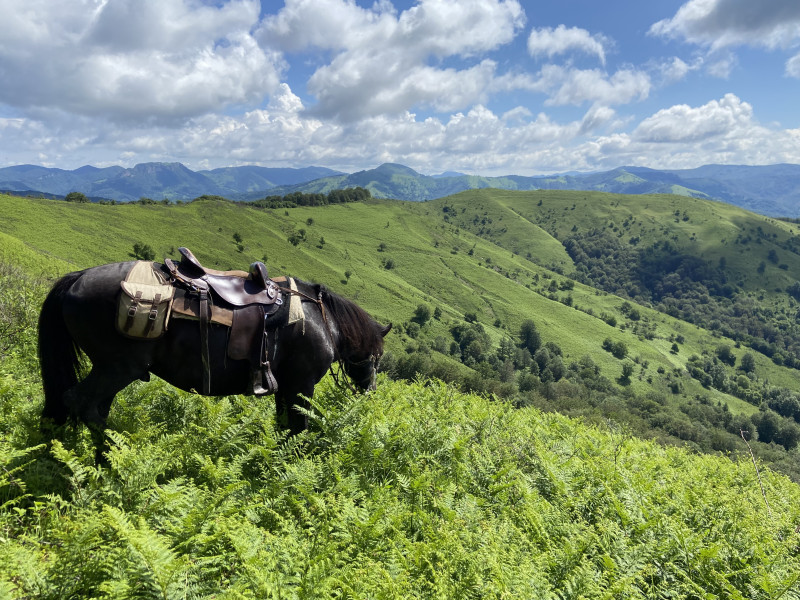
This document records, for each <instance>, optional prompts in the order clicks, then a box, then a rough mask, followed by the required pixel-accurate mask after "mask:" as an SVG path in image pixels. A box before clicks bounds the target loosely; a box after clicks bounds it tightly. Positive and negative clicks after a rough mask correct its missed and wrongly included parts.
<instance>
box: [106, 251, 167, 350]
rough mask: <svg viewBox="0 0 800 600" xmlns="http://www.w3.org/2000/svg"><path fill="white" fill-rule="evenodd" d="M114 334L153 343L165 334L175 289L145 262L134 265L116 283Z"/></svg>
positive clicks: (151, 265) (154, 268) (153, 266)
mask: <svg viewBox="0 0 800 600" xmlns="http://www.w3.org/2000/svg"><path fill="white" fill-rule="evenodd" d="M120 287H121V288H122V291H121V293H120V297H119V305H118V308H117V330H118V331H119V332H120V333H121V334H122V335H124V336H127V337H130V338H138V339H156V338H159V337H161V336H162V335H164V332H166V330H167V322H168V320H169V313H170V307H171V305H172V297H173V295H174V293H175V288H174V287H173V286H172V285H170V284H169V283H168V282H167V280H166V277H165V276H164V275H163V274H162V273H161V272H160V271H159V270H157V269H156V267H155V265H154V263H152V262H149V261H142V260H140V261H136V263H135V264H134V266H133V268H132V269H131V270H130V272H129V273H128V276H127V277H125V280H124V281H122V282H121V283H120Z"/></svg>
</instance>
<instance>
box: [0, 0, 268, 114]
mask: <svg viewBox="0 0 800 600" xmlns="http://www.w3.org/2000/svg"><path fill="white" fill-rule="evenodd" d="M258 10H259V8H258V3H257V2H255V1H254V0H235V1H233V2H230V3H227V4H225V5H223V6H221V7H219V8H216V7H211V6H202V5H201V6H197V5H196V4H195V3H194V2H190V1H189V0H143V1H134V0H117V1H115V2H100V1H97V0H95V1H94V2H81V1H79V0H63V1H60V2H57V3H52V2H48V1H46V0H25V1H20V0H0V13H2V14H3V15H4V18H5V17H6V16H8V18H9V20H7V21H5V23H4V33H3V36H0V61H1V62H2V65H3V68H2V69H0V103H4V104H6V105H8V106H15V107H20V109H22V110H26V111H27V110H30V109H31V108H48V107H58V108H59V109H62V110H65V111H68V112H72V113H74V114H81V115H93V116H104V117H106V118H108V119H111V120H117V119H123V120H124V119H129V120H137V121H138V120H148V121H161V122H176V123H178V122H181V121H182V120H184V119H186V118H188V117H191V116H194V115H199V114H203V113H204V112H208V111H213V110H219V109H221V108H223V107H225V106H226V105H230V104H233V103H246V102H254V101H259V100H260V99H261V98H263V96H264V95H265V94H267V93H269V92H270V91H272V90H274V89H275V88H276V87H277V85H278V83H279V81H280V77H279V76H280V69H281V66H282V65H281V62H280V58H279V57H278V56H277V55H276V54H274V53H270V52H267V51H264V50H262V49H261V48H260V47H259V46H258V44H257V43H256V41H255V40H254V38H253V37H252V36H251V35H250V33H249V30H250V29H251V28H252V27H253V26H254V25H255V24H256V23H257V22H258Z"/></svg>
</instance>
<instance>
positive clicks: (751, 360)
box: [739, 352, 756, 373]
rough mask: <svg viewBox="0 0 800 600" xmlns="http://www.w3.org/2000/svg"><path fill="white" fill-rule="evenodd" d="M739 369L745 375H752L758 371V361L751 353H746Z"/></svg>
mask: <svg viewBox="0 0 800 600" xmlns="http://www.w3.org/2000/svg"><path fill="white" fill-rule="evenodd" d="M739 368H740V369H741V370H742V371H744V372H745V373H752V372H753V371H755V370H756V359H755V357H754V356H753V355H752V354H751V353H750V352H745V354H744V356H742V361H741V363H739Z"/></svg>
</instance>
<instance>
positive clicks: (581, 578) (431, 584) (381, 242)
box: [0, 190, 800, 599]
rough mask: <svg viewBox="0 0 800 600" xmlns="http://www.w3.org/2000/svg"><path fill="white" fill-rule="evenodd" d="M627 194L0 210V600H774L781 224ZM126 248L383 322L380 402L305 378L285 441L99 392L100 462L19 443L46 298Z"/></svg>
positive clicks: (790, 453)
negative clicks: (187, 260) (183, 255)
mask: <svg viewBox="0 0 800 600" xmlns="http://www.w3.org/2000/svg"><path fill="white" fill-rule="evenodd" d="M584 196H585V197H586V198H585V200H584ZM540 200H542V202H541V204H539V201H540ZM638 201H639V203H640V204H641V205H640V206H638V205H636V199H635V198H628V197H622V196H616V195H614V196H612V195H605V194H599V193H584V192H577V193H572V194H570V193H567V192H552V193H550V192H547V193H544V192H525V193H513V192H498V191H491V190H483V191H480V192H468V193H467V192H465V193H464V194H460V195H456V196H453V197H450V198H447V199H442V200H440V201H434V202H429V203H406V202H393V201H375V200H372V201H368V202H354V203H349V204H345V205H334V206H318V207H287V208H279V209H269V210H265V209H257V208H253V207H249V206H244V205H237V204H232V203H229V202H225V201H222V200H219V199H204V200H197V201H194V202H192V203H187V204H184V205H123V206H119V205H117V206H100V205H93V204H71V203H65V202H60V201H53V200H36V199H21V198H14V197H10V196H0V214H1V215H2V218H1V219H0V598H6V597H8V598H53V599H61V598H236V599H239V598H398V599H400V598H448V599H449V598H537V599H538V598H575V599H577V598H591V599H594V598H609V599H611V598H703V599H710V598H758V599H761V598H764V599H768V598H769V599H778V598H798V597H800V581H798V580H800V550H799V549H800V532H799V531H798V530H799V529H800V488H799V487H798V485H797V483H795V481H796V480H797V479H798V478H799V477H798V473H800V467H798V464H800V463H798V449H797V445H796V443H795V444H792V440H793V439H794V438H792V435H793V432H794V429H793V428H794V427H796V425H795V424H794V423H795V419H794V417H793V416H792V414H793V413H792V412H791V410H792V406H794V405H793V404H792V401H793V399H795V394H796V393H798V392H800V384H798V377H797V373H798V369H797V368H796V367H795V366H793V363H792V361H793V356H794V354H793V352H794V350H793V348H794V346H793V344H794V338H793V337H792V336H793V335H794V334H793V329H792V328H793V327H794V324H793V322H792V320H793V319H794V315H795V313H796V311H797V306H796V304H797V302H798V301H797V300H795V299H794V297H793V296H792V289H793V288H792V285H793V280H792V274H794V273H796V272H798V271H797V270H795V266H796V265H795V261H796V259H797V255H796V254H795V253H794V252H793V249H794V245H793V244H794V243H793V241H792V240H793V239H794V237H795V236H796V235H797V226H796V225H795V224H792V223H787V222H781V221H775V220H771V219H765V218H763V217H758V216H756V215H752V214H751V213H746V212H745V211H741V210H739V209H734V208H731V207H728V206H726V205H721V204H718V203H711V202H703V201H695V200H692V199H687V198H677V197H671V196H664V197H661V196H659V197H640V198H639V199H638ZM582 203H583V204H582ZM573 205H574V206H575V208H574V209H573V208H572V207H573ZM445 208H446V209H447V210H445ZM676 212H677V214H676ZM515 215H516V216H515ZM685 216H686V219H685V220H684V217H685ZM484 219H486V222H485V223H483V222H482V221H483V220H484ZM614 228H616V231H615V229H614ZM759 228H760V229H759ZM620 232H622V233H620ZM612 238H613V239H612ZM632 238H635V239H636V241H635V243H631V242H630V240H631V239H632ZM676 238H677V239H676ZM614 240H617V242H614ZM723 240H725V241H724V242H723ZM759 240H760V241H759ZM665 241H666V242H669V246H668V247H665V246H664V242H665ZM601 244H602V247H601ZM134 245H138V246H137V247H138V248H140V249H141V248H142V247H143V246H144V245H146V246H149V247H150V248H151V249H152V250H153V252H154V253H155V256H156V259H157V260H158V259H160V258H161V257H162V256H165V255H171V256H175V255H176V252H175V251H176V248H177V247H178V246H182V245H183V246H188V247H190V248H192V250H193V251H194V252H195V254H197V256H198V257H199V258H200V259H201V261H202V262H204V263H206V264H207V265H208V266H211V267H216V268H223V269H224V268H242V267H246V266H247V265H248V264H249V262H251V261H253V260H264V262H266V264H267V265H268V267H269V268H270V272H271V273H272V274H290V275H295V276H298V277H301V278H304V279H307V280H311V281H319V282H322V283H325V284H326V285H328V286H329V287H331V288H332V289H333V290H335V291H336V292H338V293H341V294H343V295H345V296H347V297H349V298H351V299H354V300H355V301H356V302H358V303H359V304H360V305H362V306H363V307H364V308H366V309H367V310H368V311H369V312H370V313H371V314H373V315H374V316H375V317H376V318H378V319H379V320H381V321H382V322H384V323H388V322H392V323H393V324H394V331H393V333H392V334H391V335H390V336H389V337H388V338H387V347H388V352H387V355H386V356H385V357H384V361H385V363H386V365H387V367H386V369H387V371H386V373H384V374H381V375H380V377H379V384H378V389H377V391H375V392H372V393H370V394H368V395H356V394H353V393H351V392H349V391H345V390H342V389H338V388H337V387H336V386H335V385H334V382H333V381H332V379H331V378H330V377H326V378H325V379H324V380H323V382H321V384H320V385H318V386H317V390H316V393H315V395H314V397H313V398H312V400H311V404H312V409H311V411H310V413H309V416H310V418H311V422H312V427H311V429H310V431H308V432H305V433H303V434H301V435H300V436H298V437H296V438H288V437H287V436H286V434H285V433H284V432H283V431H282V430H281V429H280V428H278V427H277V426H276V423H275V407H274V403H273V401H272V399H271V398H254V397H244V396H231V397H222V398H207V397H203V396H199V395H196V394H190V393H186V392H182V391H179V390H176V389H175V388H173V387H171V386H169V385H167V384H166V383H164V382H162V381H160V380H157V379H154V380H153V381H151V382H149V383H144V382H139V383H136V384H133V385H131V386H129V387H128V388H127V389H125V390H123V391H122V392H121V393H120V394H118V396H117V399H116V402H115V404H114V406H113V408H112V411H111V415H110V418H109V430H108V434H109V437H110V440H111V442H110V447H111V449H110V451H109V453H108V464H107V465H104V466H100V467H98V466H95V464H94V448H93V446H92V443H91V438H90V436H89V434H88V431H86V430H85V428H81V427H79V428H77V429H70V430H68V431H67V433H66V435H65V437H64V438H63V439H62V440H59V441H52V440H49V439H45V438H44V437H43V435H42V433H41V432H40V431H39V427H38V419H39V412H40V411H41V403H42V391H41V386H40V382H39V374H38V361H37V358H36V324H37V318H38V310H39V306H40V304H41V301H42V299H43V298H44V295H45V294H46V291H47V289H48V288H49V286H50V285H51V283H52V281H53V279H54V277H55V276H56V275H58V274H62V273H65V272H67V271H70V270H75V269H81V268H85V267H88V266H92V265H95V264H101V263H105V262H113V261H122V260H129V259H130V258H131V256H130V255H131V253H132V252H133V248H134ZM609 249H610V250H609ZM640 250H641V252H640V253H639V254H634V253H635V252H639V251H640ZM659 253H660V254H659ZM670 253H671V255H672V256H679V257H681V261H682V262H680V264H678V263H676V264H678V266H676V267H675V268H674V270H673V271H670V272H666V273H662V274H661V275H663V277H662V278H661V279H658V280H657V281H655V280H654V281H651V280H649V279H647V277H649V275H647V273H649V271H646V269H644V270H642V271H641V272H634V271H633V270H628V271H625V270H624V269H623V268H622V267H623V266H624V264H625V263H626V262H627V263H628V264H629V265H632V264H633V262H634V259H635V261H640V262H637V263H636V264H637V265H639V264H641V265H643V268H644V267H647V268H652V267H653V265H659V264H662V263H664V261H667V259H666V258H665V257H667V256H668V255H669V254H670ZM701 255H704V256H705V258H704V259H702V260H704V261H705V262H699V261H700V257H701ZM587 257H588V258H587ZM598 257H600V258H602V259H603V260H605V261H606V264H607V265H609V267H608V268H606V269H604V268H603V264H602V261H600V259H599V258H598ZM723 257H724V258H725V259H726V260H724V261H721V260H720V259H721V258H723ZM773 259H774V260H773ZM598 261H599V262H598ZM614 261H616V262H614ZM659 261H661V262H659ZM667 262H669V261H667ZM761 263H764V266H763V268H761ZM664 264H666V263H664ZM704 265H705V266H704ZM781 265H786V268H782V267H781ZM612 267H613V268H612ZM643 273H644V275H643ZM678 276H680V277H682V278H683V279H682V280H681V283H682V284H685V285H688V286H689V288H691V289H690V290H689V291H690V292H691V293H690V294H684V295H675V294H673V295H669V294H668V293H667V292H666V291H665V290H667V289H668V287H669V285H671V282H673V281H675V280H676V278H677V277H678ZM648 286H649V287H648ZM612 288H613V289H612ZM787 290H788V291H787ZM648 294H649V295H648ZM420 306H423V307H429V308H430V315H428V313H427V311H425V310H421V309H420ZM748 307H749V308H748ZM747 310H752V313H750V312H747ZM709 315H710V316H709ZM736 319H740V320H738V321H737V320H736ZM746 319H750V320H746ZM529 321H530V322H533V323H535V326H536V330H537V331H538V334H539V335H540V337H541V347H540V348H539V350H540V351H537V352H535V353H529V355H528V356H527V359H526V360H528V361H530V362H528V363H527V364H525V365H524V366H519V365H517V361H518V360H520V361H522V362H523V363H524V361H523V359H525V356H524V352H522V346H523V345H524V344H523V342H522V341H521V339H520V338H521V335H522V333H521V332H522V331H523V330H524V329H525V326H526V323H528V322H529ZM755 323H759V324H760V325H761V326H762V329H758V328H757V327H755V325H754V324H755ZM737 328H738V331H737ZM468 335H472V336H474V340H473V342H472V343H471V344H470V345H469V346H466V344H464V343H462V342H464V340H465V339H466V337H467V336H468ZM759 336H760V337H759ZM469 339H473V338H469ZM459 343H461V346H462V347H460V346H459ZM475 344H478V346H480V345H481V344H483V345H484V347H483V348H478V346H476V345H475ZM770 344H771V345H770ZM623 347H624V349H625V353H624V354H623V353H622V352H621V350H620V349H621V348H623ZM477 349H481V350H482V352H483V355H481V354H478V350H477ZM545 349H546V350H547V352H546V353H545V352H544V350H545ZM559 353H560V354H559ZM545 354H546V355H545ZM532 355H534V356H532ZM620 355H621V356H622V358H619V357H618V356H620ZM504 357H505V358H504ZM520 357H522V358H520ZM540 359H542V361H543V362H542V366H541V368H540V367H539V366H538V365H537V364H536V361H539V360H540ZM535 365H536V366H535ZM624 365H631V367H630V369H631V372H630V373H629V375H628V377H627V379H626V378H625V377H624V376H621V372H624V371H623V366H624ZM540 369H541V370H540ZM558 369H561V370H560V371H559V370H558ZM787 407H788V408H787ZM778 411H783V412H778ZM784 413H785V414H784ZM767 426H772V427H773V430H771V433H772V435H773V437H772V438H771V439H769V440H768V438H767V435H768V433H770V430H769V429H768V428H767ZM743 437H744V438H747V440H748V441H747V442H745V440H744V439H743ZM751 451H752V454H751ZM793 479H794V480H795V481H793Z"/></svg>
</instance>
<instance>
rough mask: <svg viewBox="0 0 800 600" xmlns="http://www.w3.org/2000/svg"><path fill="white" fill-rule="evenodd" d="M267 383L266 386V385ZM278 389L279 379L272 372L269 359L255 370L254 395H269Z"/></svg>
mask: <svg viewBox="0 0 800 600" xmlns="http://www.w3.org/2000/svg"><path fill="white" fill-rule="evenodd" d="M265 385H266V387H265ZM277 391H278V381H277V380H276V379H275V376H274V375H273V374H272V369H270V365H269V361H267V362H266V363H264V364H263V365H261V368H259V369H254V370H253V395H254V396H268V395H270V394H274V393H275V392H277Z"/></svg>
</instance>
